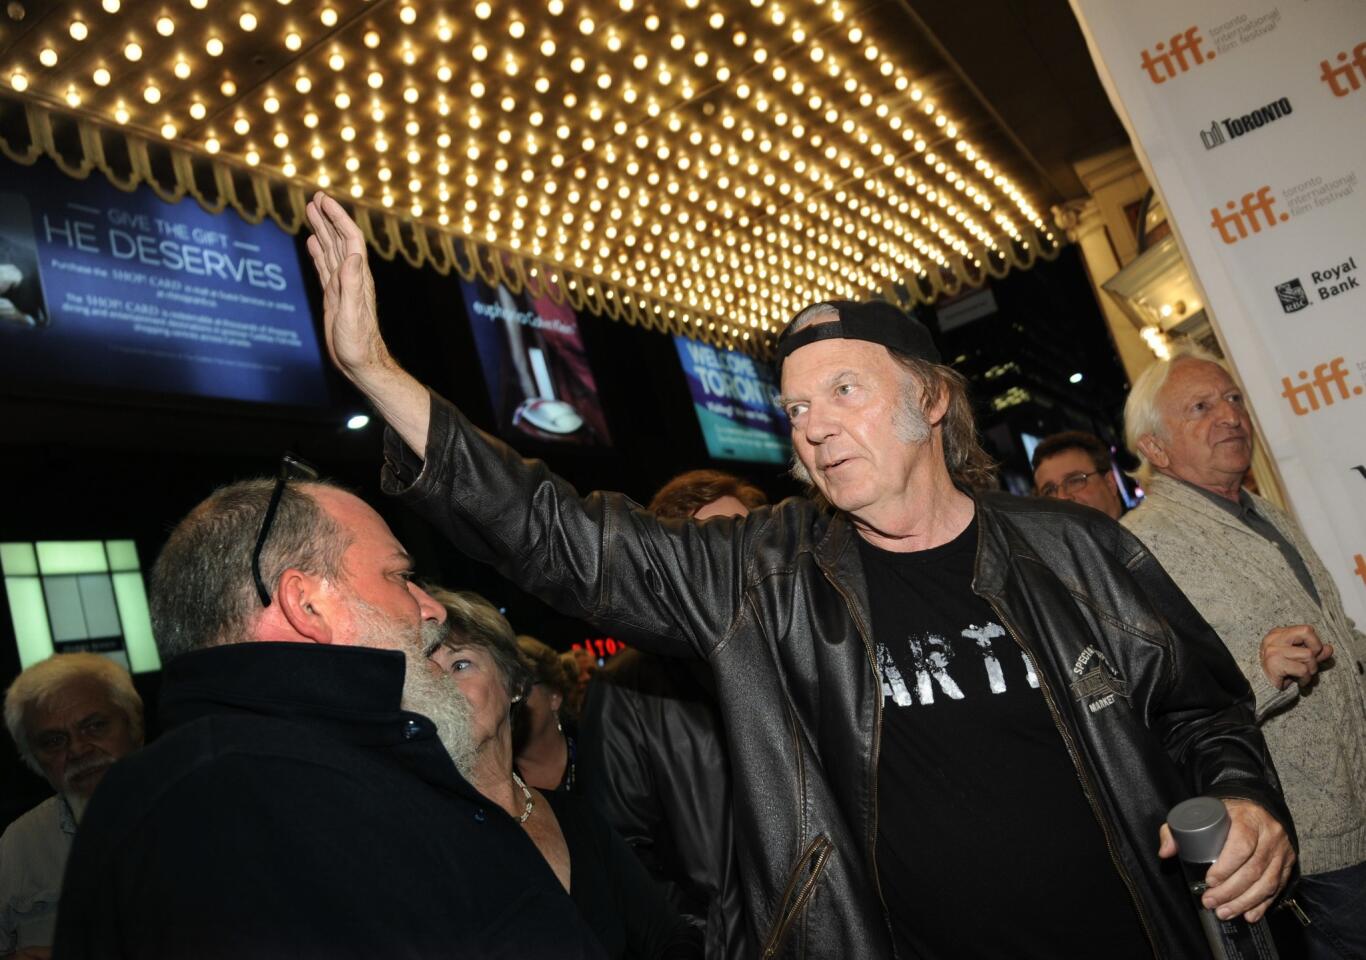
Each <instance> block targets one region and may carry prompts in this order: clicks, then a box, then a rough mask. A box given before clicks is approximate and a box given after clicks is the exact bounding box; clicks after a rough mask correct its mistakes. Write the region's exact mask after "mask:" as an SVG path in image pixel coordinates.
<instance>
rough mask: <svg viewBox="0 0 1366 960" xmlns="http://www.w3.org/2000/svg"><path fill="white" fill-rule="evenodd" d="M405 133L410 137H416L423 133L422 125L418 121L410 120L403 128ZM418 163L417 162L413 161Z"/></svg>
mask: <svg viewBox="0 0 1366 960" xmlns="http://www.w3.org/2000/svg"><path fill="white" fill-rule="evenodd" d="M403 132H404V133H406V134H407V135H408V136H410V137H415V136H417V135H418V134H419V133H421V132H422V127H421V125H420V124H419V123H418V122H417V121H416V120H409V121H408V122H407V123H406V124H405V125H404V127H403ZM413 162H414V163H416V162H417V161H416V160H415V161H413Z"/></svg>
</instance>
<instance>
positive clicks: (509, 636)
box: [426, 587, 533, 703]
mask: <svg viewBox="0 0 1366 960" xmlns="http://www.w3.org/2000/svg"><path fill="white" fill-rule="evenodd" d="M426 589H427V592H428V593H429V594H431V596H432V599H434V600H435V601H436V602H437V603H439V604H441V605H442V606H443V607H445V608H446V624H445V625H446V629H447V630H448V631H449V633H448V637H449V639H448V640H447V641H446V642H447V643H449V644H452V645H456V646H462V647H479V648H480V649H483V650H486V651H488V654H489V656H490V657H492V658H493V662H494V664H495V665H496V666H497V668H498V673H499V675H500V676H501V677H502V680H503V687H504V688H505V689H506V690H507V694H508V699H509V700H511V701H512V702H513V703H517V702H519V701H521V700H522V699H523V698H524V697H525V696H526V695H527V691H529V690H530V689H531V684H532V682H533V677H532V672H531V668H530V667H528V666H527V664H526V661H525V659H524V658H523V656H522V654H521V652H520V651H519V650H518V647H517V635H516V634H515V633H513V632H512V624H510V623H508V621H507V617H505V616H503V615H502V614H501V613H499V612H498V608H497V607H495V606H494V605H493V604H491V603H489V602H488V601H487V600H485V599H484V598H483V597H481V596H479V594H477V593H475V592H474V591H472V590H447V589H445V588H443V587H427V588H426Z"/></svg>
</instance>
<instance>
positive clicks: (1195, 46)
mask: <svg viewBox="0 0 1366 960" xmlns="http://www.w3.org/2000/svg"><path fill="white" fill-rule="evenodd" d="M1204 42H1205V38H1204V37H1202V36H1200V28H1199V27H1191V28H1190V29H1189V30H1187V31H1186V32H1185V33H1178V34H1177V35H1176V36H1174V37H1172V38H1171V40H1170V41H1168V42H1167V43H1158V44H1157V46H1156V47H1154V48H1153V49H1154V50H1156V51H1157V53H1156V55H1154V54H1153V53H1152V51H1149V50H1144V51H1143V59H1142V60H1140V61H1139V66H1141V67H1142V68H1143V69H1144V70H1146V71H1148V79H1150V80H1151V81H1152V82H1153V83H1166V82H1167V81H1168V80H1170V79H1172V78H1173V77H1175V76H1176V75H1177V73H1178V72H1180V73H1185V72H1186V71H1187V70H1190V69H1191V68H1192V67H1198V66H1200V64H1202V63H1204V62H1205V61H1206V60H1213V59H1214V51H1213V50H1211V51H1210V52H1209V53H1208V54H1206V53H1205V52H1204V51H1203V50H1201V49H1200V44H1202V43H1204ZM1169 45H1170V48H1169ZM1187 55H1189V58H1188V56H1187Z"/></svg>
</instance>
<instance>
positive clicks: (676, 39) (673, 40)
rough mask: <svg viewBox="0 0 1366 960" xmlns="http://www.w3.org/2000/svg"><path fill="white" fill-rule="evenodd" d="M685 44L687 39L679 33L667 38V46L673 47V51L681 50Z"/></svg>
mask: <svg viewBox="0 0 1366 960" xmlns="http://www.w3.org/2000/svg"><path fill="white" fill-rule="evenodd" d="M687 42H688V41H687V38H685V37H684V36H683V34H681V33H675V34H674V35H673V36H671V37H670V38H669V46H671V47H673V48H674V49H675V50H682V49H683V47H684V46H685V45H686V44H687Z"/></svg>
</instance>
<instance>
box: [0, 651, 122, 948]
mask: <svg viewBox="0 0 1366 960" xmlns="http://www.w3.org/2000/svg"><path fill="white" fill-rule="evenodd" d="M5 726H6V727H8V728H9V733H10V737H12V738H13V740H14V745H15V746H16V747H17V748H18V750H19V756H20V757H21V758H22V759H23V761H24V763H26V764H28V766H29V767H31V768H32V769H33V771H34V772H35V773H38V774H41V775H42V776H43V777H44V778H45V779H46V780H47V782H48V783H49V784H51V785H52V789H54V790H56V791H57V794H56V796H54V797H52V798H50V799H48V800H44V801H43V802H42V803H40V804H39V805H38V806H36V807H34V808H33V809H32V810H30V811H29V812H28V813H26V814H24V815H23V816H22V817H20V818H19V819H18V820H16V821H15V822H14V823H12V824H11V825H10V826H9V828H8V829H6V830H5V834H4V836H3V837H0V956H9V955H10V954H11V953H13V954H14V955H15V956H17V957H30V958H36V957H41V956H47V955H48V948H50V947H51V946H52V935H53V930H54V928H55V925H56V921H57V897H58V894H60V892H61V888H62V872H63V871H64V870H65V869H66V860H67V856H68V855H69V854H70V853H71V841H72V839H73V838H74V837H75V836H76V828H77V825H78V824H79V823H80V822H81V818H82V816H83V815H84V813H85V808H86V804H88V803H89V802H90V798H91V796H92V795H93V794H94V792H95V788H96V787H97V786H99V784H100V781H101V780H102V779H103V778H104V774H105V772H106V771H107V770H108V769H109V768H110V767H111V766H113V765H114V763H115V761H117V760H119V759H121V758H122V757H123V756H124V755H126V754H128V753H131V752H132V751H134V750H136V749H137V748H138V747H140V746H142V730H143V726H142V698H141V697H140V696H138V692H137V690H135V689H134V688H133V681H132V678H131V677H130V676H129V675H128V671H127V670H125V669H124V668H123V667H121V666H119V665H118V664H117V663H115V662H114V661H113V660H111V659H109V658H108V657H103V656H100V655H99V654H96V653H59V654H57V655H56V656H53V657H49V658H48V659H46V660H43V661H40V662H39V663H35V664H34V665H33V666H31V667H29V668H28V669H27V670H25V671H24V672H23V673H21V674H19V676H18V677H17V678H16V679H15V681H14V683H13V684H11V685H10V688H9V690H8V691H7V692H6V694H5Z"/></svg>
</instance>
